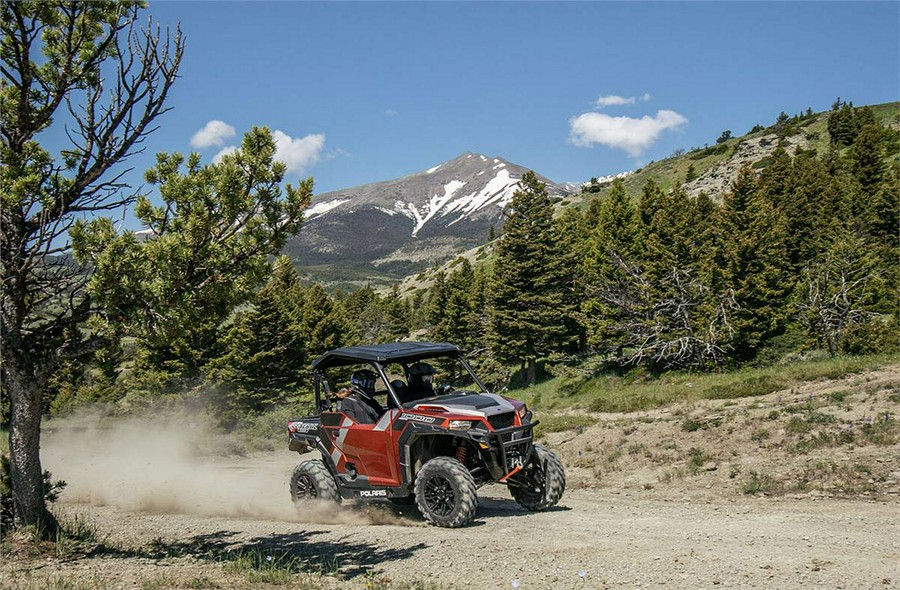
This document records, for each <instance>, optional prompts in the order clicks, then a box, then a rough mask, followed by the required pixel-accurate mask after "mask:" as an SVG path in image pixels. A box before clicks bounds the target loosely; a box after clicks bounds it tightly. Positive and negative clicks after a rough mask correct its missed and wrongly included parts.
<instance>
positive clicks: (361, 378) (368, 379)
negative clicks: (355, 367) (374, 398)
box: [350, 369, 378, 395]
mask: <svg viewBox="0 0 900 590" xmlns="http://www.w3.org/2000/svg"><path fill="white" fill-rule="evenodd" d="M376 379H378V375H376V374H375V371H370V370H369V369H360V370H359V371H353V374H352V375H350V387H351V388H353V389H356V390H358V391H361V392H362V393H365V394H367V395H372V394H373V393H375V380H376Z"/></svg>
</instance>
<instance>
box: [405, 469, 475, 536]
mask: <svg viewBox="0 0 900 590" xmlns="http://www.w3.org/2000/svg"><path fill="white" fill-rule="evenodd" d="M415 496H416V505H417V506H418V507H419V511H420V512H421V513H422V516H424V517H425V520H427V521H428V522H430V523H431V524H434V525H437V526H440V527H447V528H457V527H461V526H465V525H467V524H469V523H470V522H472V519H473V518H475V510H476V509H477V508H478V495H477V493H476V491H475V479H474V478H473V477H472V474H471V473H469V470H468V469H466V468H465V467H464V466H463V465H462V464H461V463H460V462H459V461H457V460H456V459H453V458H451V457H435V458H434V459H431V460H430V461H428V462H426V463H425V465H423V466H422V469H421V470H420V471H419V473H418V474H417V475H416V494H415Z"/></svg>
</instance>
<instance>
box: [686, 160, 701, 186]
mask: <svg viewBox="0 0 900 590" xmlns="http://www.w3.org/2000/svg"><path fill="white" fill-rule="evenodd" d="M697 176H698V175H697V169H696V168H694V163H693V162H691V163H690V164H689V165H688V169H687V172H686V173H685V175H684V182H685V183H688V182H691V181H692V180H696V179H697Z"/></svg>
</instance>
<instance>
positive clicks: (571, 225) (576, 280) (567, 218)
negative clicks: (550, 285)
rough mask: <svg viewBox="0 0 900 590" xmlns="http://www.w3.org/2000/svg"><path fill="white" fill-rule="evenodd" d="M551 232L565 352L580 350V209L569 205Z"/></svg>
mask: <svg viewBox="0 0 900 590" xmlns="http://www.w3.org/2000/svg"><path fill="white" fill-rule="evenodd" d="M553 223H554V225H555V227H554V231H555V233H556V235H557V236H558V237H559V243H558V244H557V253H558V256H559V259H558V260H557V261H556V263H555V264H556V265H557V266H558V267H559V269H560V270H561V278H562V282H561V284H560V289H561V290H562V308H561V309H560V312H561V314H562V317H563V327H564V332H565V335H564V339H565V340H567V341H568V342H569V349H568V351H567V352H573V353H575V352H581V351H582V350H583V349H584V347H585V344H586V336H587V334H586V332H585V329H584V325H583V322H582V320H581V317H582V316H581V307H582V305H583V304H584V300H585V284H584V276H583V273H582V268H581V267H582V264H583V260H584V257H585V254H586V248H585V245H586V240H585V239H584V236H583V235H582V228H583V226H584V218H583V216H582V215H581V212H580V211H579V210H578V209H577V208H575V207H570V208H567V209H565V210H564V211H563V212H562V214H561V215H559V216H558V217H557V218H556V219H555V220H554V222H553Z"/></svg>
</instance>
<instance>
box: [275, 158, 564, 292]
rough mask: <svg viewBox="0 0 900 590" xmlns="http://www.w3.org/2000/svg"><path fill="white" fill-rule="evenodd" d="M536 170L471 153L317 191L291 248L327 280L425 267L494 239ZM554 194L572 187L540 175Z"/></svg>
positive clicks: (387, 274)
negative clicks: (491, 235) (528, 174)
mask: <svg viewBox="0 0 900 590" xmlns="http://www.w3.org/2000/svg"><path fill="white" fill-rule="evenodd" d="M527 171H528V169H527V168H524V167H522V166H519V165H516V164H513V163H511V162H508V161H506V160H504V159H503V158H499V157H489V156H485V155H482V154H473V153H465V154H463V155H461V156H459V157H458V158H455V159H453V160H450V161H447V162H444V163H442V164H438V165H437V166H434V167H432V168H429V169H427V170H423V171H421V172H417V173H414V174H410V175H408V176H404V177H401V178H397V179H394V180H387V181H383V182H376V183H373V184H366V185H362V186H358V187H354V188H349V189H343V190H339V191H333V192H330V193H325V194H322V195H319V196H318V197H316V199H315V200H314V201H313V204H312V206H310V208H309V209H308V210H307V211H306V220H307V221H306V223H304V226H303V229H302V230H301V232H300V235H298V236H297V237H296V238H293V239H292V240H291V241H290V243H289V244H288V247H287V252H288V253H289V254H290V255H292V256H295V257H296V258H297V259H298V261H299V263H300V266H301V268H302V269H304V270H306V271H307V272H309V273H310V274H311V275H312V276H313V277H314V278H316V279H320V280H350V281H357V282H358V281H364V282H368V281H376V282H377V281H379V280H380V279H386V278H396V277H400V276H405V275H407V274H410V273H413V272H417V271H418V270H419V269H420V268H424V267H425V266H428V265H431V264H435V263H438V262H441V261H444V260H447V259H449V258H451V257H453V256H454V255H456V254H457V253H459V252H461V251H463V250H466V249H468V248H471V247H474V246H477V245H479V244H482V243H484V242H485V241H486V240H487V236H488V232H489V230H490V227H491V226H492V225H493V226H499V225H500V224H501V222H502V212H503V208H504V207H505V206H506V205H507V204H508V203H509V201H510V200H511V199H512V196H513V193H514V192H515V191H516V189H517V188H518V184H519V180H521V178H522V175H523V174H524V173H525V172H527ZM540 179H541V181H543V182H545V183H547V188H548V191H549V192H550V193H551V194H552V195H557V196H565V195H566V194H568V193H569V192H571V191H570V190H567V189H566V188H564V187H562V186H560V185H557V184H555V183H554V182H552V181H550V180H548V179H546V178H544V177H540Z"/></svg>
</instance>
